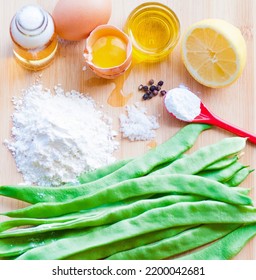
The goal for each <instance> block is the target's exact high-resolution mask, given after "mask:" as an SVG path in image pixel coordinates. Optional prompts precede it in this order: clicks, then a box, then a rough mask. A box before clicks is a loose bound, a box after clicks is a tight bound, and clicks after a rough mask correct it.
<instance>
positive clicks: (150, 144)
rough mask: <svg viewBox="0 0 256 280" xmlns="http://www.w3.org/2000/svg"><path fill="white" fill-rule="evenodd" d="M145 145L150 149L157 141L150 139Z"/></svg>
mask: <svg viewBox="0 0 256 280" xmlns="http://www.w3.org/2000/svg"><path fill="white" fill-rule="evenodd" d="M147 146H148V147H149V148H151V149H153V148H155V147H156V146H157V142H156V141H155V140H151V141H150V142H149V143H148V144H147Z"/></svg>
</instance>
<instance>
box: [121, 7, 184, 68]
mask: <svg viewBox="0 0 256 280" xmlns="http://www.w3.org/2000/svg"><path fill="white" fill-rule="evenodd" d="M124 30H125V32H126V33H127V34H128V35H129V36H130V38H131V39H132V45H133V55H134V57H135V58H136V59H137V60H139V61H148V62H150V61H152V62H154V61H159V60H161V59H163V58H164V57H166V56H167V55H168V54H169V53H170V52H171V51H172V50H173V49H174V47H175V46H176V44H177V42H178V40H179V37H180V23H179V20H178V18H177V16H176V15H175V13H174V12H173V11H172V10H171V9H169V8H168V7H167V6H165V5H162V4H160V3H155V2H147V3H144V4H142V5H140V6H138V7H137V8H136V9H135V10H133V11H132V12H131V14H130V15H129V17H128V19H127V21H126V24H125V28H124Z"/></svg>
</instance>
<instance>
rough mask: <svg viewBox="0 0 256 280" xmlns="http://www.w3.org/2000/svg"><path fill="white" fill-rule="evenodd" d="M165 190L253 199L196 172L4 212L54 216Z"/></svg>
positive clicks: (138, 181)
mask: <svg viewBox="0 0 256 280" xmlns="http://www.w3.org/2000/svg"><path fill="white" fill-rule="evenodd" d="M164 193H175V194H192V195H199V196H204V197H206V198H210V199H214V200H218V201H223V202H227V203H232V204H238V205H252V200H251V198H249V197H248V196H245V195H243V194H241V193H239V192H236V191H234V190H233V189H230V188H228V187H227V186H225V185H223V184H221V183H219V182H215V181H213V180H210V179H207V178H203V177H200V176H196V175H180V174H176V175H166V176H161V175H160V176H145V177H142V178H137V179H131V180H127V181H124V182H121V183H119V184H116V185H111V186H110V187H108V188H105V189H103V190H100V191H98V192H96V193H93V194H90V195H86V196H81V197H78V198H76V199H73V200H71V201H67V202H62V203H60V202H59V203H53V202H50V203H46V202H43V203H37V204H35V205H31V206H28V207H25V208H22V209H17V210H13V211H10V212H6V213H4V215H7V216H9V217H20V218H47V217H48V218H50V217H57V216H61V215H64V214H68V213H73V212H76V211H80V210H85V209H90V208H94V207H97V206H100V205H104V204H109V203H115V202H118V201H122V200H125V199H128V198H133V197H138V196H142V195H154V194H164Z"/></svg>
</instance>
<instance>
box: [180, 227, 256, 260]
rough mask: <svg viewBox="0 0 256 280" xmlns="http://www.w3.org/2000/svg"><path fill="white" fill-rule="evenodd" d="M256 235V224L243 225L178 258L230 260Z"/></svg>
mask: <svg viewBox="0 0 256 280" xmlns="http://www.w3.org/2000/svg"><path fill="white" fill-rule="evenodd" d="M255 235H256V224H255V223H254V224H249V225H245V226H241V227H239V228H238V229H236V230H234V231H233V232H231V233H229V234H228V235H226V236H225V237H223V238H221V239H220V240H218V241H216V242H215V243H213V244H211V245H209V246H208V247H206V248H203V249H201V250H199V251H197V252H192V253H190V254H187V255H185V256H183V257H180V258H177V259H178V260H230V259H232V258H234V257H235V256H236V255H237V254H238V253H239V252H240V251H241V250H242V248H243V247H244V246H245V245H246V243H247V242H248V241H249V240H250V239H251V238H253V237H254V236H255Z"/></svg>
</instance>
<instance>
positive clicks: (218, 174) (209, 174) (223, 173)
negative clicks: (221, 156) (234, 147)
mask: <svg viewBox="0 0 256 280" xmlns="http://www.w3.org/2000/svg"><path fill="white" fill-rule="evenodd" d="M243 168H244V165H242V164H241V163H240V162H238V161H237V162H234V163H233V164H230V165H229V166H227V167H225V168H223V169H217V170H208V171H201V172H199V173H198V174H197V175H198V176H202V177H204V178H208V179H211V180H215V181H218V182H221V183H225V182H227V181H228V180H229V179H230V178H232V177H233V176H234V175H235V174H236V173H237V172H238V171H239V170H241V169H243Z"/></svg>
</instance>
